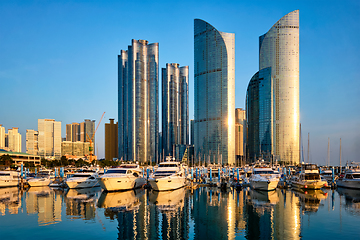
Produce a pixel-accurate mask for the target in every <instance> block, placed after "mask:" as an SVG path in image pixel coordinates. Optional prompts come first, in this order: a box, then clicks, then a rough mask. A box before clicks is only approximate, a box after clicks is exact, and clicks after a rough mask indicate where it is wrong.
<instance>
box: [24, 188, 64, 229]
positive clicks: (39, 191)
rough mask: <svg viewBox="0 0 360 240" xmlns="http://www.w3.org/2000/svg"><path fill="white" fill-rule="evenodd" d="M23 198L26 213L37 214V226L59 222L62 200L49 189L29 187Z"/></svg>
mask: <svg viewBox="0 0 360 240" xmlns="http://www.w3.org/2000/svg"><path fill="white" fill-rule="evenodd" d="M25 197H26V198H25V199H26V200H25V202H26V212H27V213H28V214H37V216H38V224H39V226H43V225H49V224H54V223H58V222H60V221H61V202H62V198H61V195H59V194H56V193H55V192H54V191H52V189H50V187H48V186H43V187H34V188H32V187H31V188H29V189H28V190H27V192H26V195H25Z"/></svg>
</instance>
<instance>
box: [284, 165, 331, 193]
mask: <svg viewBox="0 0 360 240" xmlns="http://www.w3.org/2000/svg"><path fill="white" fill-rule="evenodd" d="M290 182H291V186H292V187H295V188H304V189H320V188H322V187H326V186H327V181H324V180H322V179H321V177H320V172H319V168H318V166H317V165H316V164H313V163H303V164H302V165H301V171H300V173H299V174H296V175H295V176H293V177H292V178H291V180H290Z"/></svg>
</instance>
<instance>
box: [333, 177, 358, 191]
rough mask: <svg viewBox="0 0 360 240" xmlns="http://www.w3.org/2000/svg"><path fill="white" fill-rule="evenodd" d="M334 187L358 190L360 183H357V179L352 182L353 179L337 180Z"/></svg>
mask: <svg viewBox="0 0 360 240" xmlns="http://www.w3.org/2000/svg"><path fill="white" fill-rule="evenodd" d="M336 185H337V186H338V187H344V188H354V189H360V181H359V179H357V180H353V179H342V180H338V181H337V182H336Z"/></svg>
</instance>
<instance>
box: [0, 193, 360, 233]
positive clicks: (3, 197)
mask: <svg viewBox="0 0 360 240" xmlns="http://www.w3.org/2000/svg"><path fill="white" fill-rule="evenodd" d="M0 214H1V216H0V239H77V240H79V239H87V240H88V239H207V240H209V239H340V238H341V239H360V228H359V226H360V190H359V191H358V190H347V189H339V190H335V191H332V190H324V191H321V190H319V191H312V192H306V193H304V192H296V191H292V190H276V191H273V192H257V191H253V190H250V189H244V190H242V191H240V192H236V191H228V192H220V191H219V190H218V189H216V188H208V187H203V188H199V189H196V190H193V191H191V190H188V189H179V190H176V191H172V192H153V191H150V190H149V191H147V190H139V191H126V192H116V193H105V192H102V191H101V189H100V188H93V189H82V190H73V189H72V190H68V191H62V190H54V189H50V188H48V187H43V188H30V189H29V190H28V191H19V190H18V188H0Z"/></svg>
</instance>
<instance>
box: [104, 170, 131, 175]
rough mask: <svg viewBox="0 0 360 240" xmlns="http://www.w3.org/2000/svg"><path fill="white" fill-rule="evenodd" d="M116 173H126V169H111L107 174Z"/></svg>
mask: <svg viewBox="0 0 360 240" xmlns="http://www.w3.org/2000/svg"><path fill="white" fill-rule="evenodd" d="M114 173H119V174H126V169H109V170H107V172H106V174H114Z"/></svg>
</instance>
